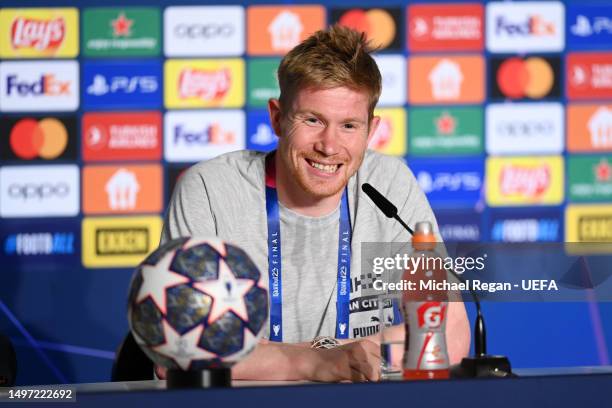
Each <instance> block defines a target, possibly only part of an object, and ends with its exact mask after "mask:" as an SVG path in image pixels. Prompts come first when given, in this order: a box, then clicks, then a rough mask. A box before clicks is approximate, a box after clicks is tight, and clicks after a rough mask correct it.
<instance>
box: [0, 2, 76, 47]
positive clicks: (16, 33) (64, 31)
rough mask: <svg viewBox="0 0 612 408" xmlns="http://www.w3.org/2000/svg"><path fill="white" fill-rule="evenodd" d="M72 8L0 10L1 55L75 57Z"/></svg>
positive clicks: (74, 27) (74, 11)
mask: <svg viewBox="0 0 612 408" xmlns="http://www.w3.org/2000/svg"><path fill="white" fill-rule="evenodd" d="M77 54H78V11H77V9H75V8H49V9H37V8H32V9H4V10H0V57H1V58H40V57H43V58H49V57H76V55H77Z"/></svg>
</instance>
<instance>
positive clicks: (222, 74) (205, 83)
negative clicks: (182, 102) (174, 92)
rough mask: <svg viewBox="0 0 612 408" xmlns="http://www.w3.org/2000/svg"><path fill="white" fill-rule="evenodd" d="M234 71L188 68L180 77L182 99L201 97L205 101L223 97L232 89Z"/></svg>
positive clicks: (180, 95)
mask: <svg viewBox="0 0 612 408" xmlns="http://www.w3.org/2000/svg"><path fill="white" fill-rule="evenodd" d="M231 83H232V73H231V71H230V70H229V69H227V68H223V69H220V70H205V69H192V68H187V69H185V70H183V71H181V74H180V77H179V97H180V98H181V99H187V98H200V99H202V100H204V101H215V100H220V99H222V98H223V97H224V96H225V95H226V94H227V92H228V91H229V89H230V84H231Z"/></svg>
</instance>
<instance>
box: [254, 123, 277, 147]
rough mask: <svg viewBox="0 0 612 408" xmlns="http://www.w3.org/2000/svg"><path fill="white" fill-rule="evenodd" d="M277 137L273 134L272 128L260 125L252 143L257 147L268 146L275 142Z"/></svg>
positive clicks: (263, 124)
mask: <svg viewBox="0 0 612 408" xmlns="http://www.w3.org/2000/svg"><path fill="white" fill-rule="evenodd" d="M274 138H275V135H274V133H272V129H270V126H268V125H266V124H265V123H260V124H259V125H258V126H257V132H256V133H255V134H254V135H253V136H252V137H251V143H253V144H257V145H267V144H270V143H272V142H274Z"/></svg>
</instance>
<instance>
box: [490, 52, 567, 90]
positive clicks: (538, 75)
mask: <svg viewBox="0 0 612 408" xmlns="http://www.w3.org/2000/svg"><path fill="white" fill-rule="evenodd" d="M554 83H555V72H554V70H553V68H552V67H551V65H550V64H549V63H548V61H546V60H545V59H544V58H541V57H529V58H526V59H522V58H518V57H517V58H509V59H507V60H505V61H504V62H502V63H501V65H500V66H499V69H498V70H497V84H498V86H499V90H500V91H501V92H502V93H503V94H504V95H505V96H507V97H509V98H514V99H521V98H532V99H540V98H544V97H546V96H547V95H548V94H549V93H550V92H551V90H552V88H553V86H554Z"/></svg>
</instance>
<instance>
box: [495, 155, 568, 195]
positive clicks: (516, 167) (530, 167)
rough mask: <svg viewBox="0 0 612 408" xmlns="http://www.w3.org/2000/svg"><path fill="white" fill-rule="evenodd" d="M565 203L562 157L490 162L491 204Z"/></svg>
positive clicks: (519, 158)
mask: <svg viewBox="0 0 612 408" xmlns="http://www.w3.org/2000/svg"><path fill="white" fill-rule="evenodd" d="M562 201H563V159H562V158H561V157H559V156H549V157H507V158H498V157H494V158H489V159H487V202H488V203H489V205H491V206H505V205H508V206H512V205H537V204H550V205H555V204H560V203H561V202H562Z"/></svg>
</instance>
